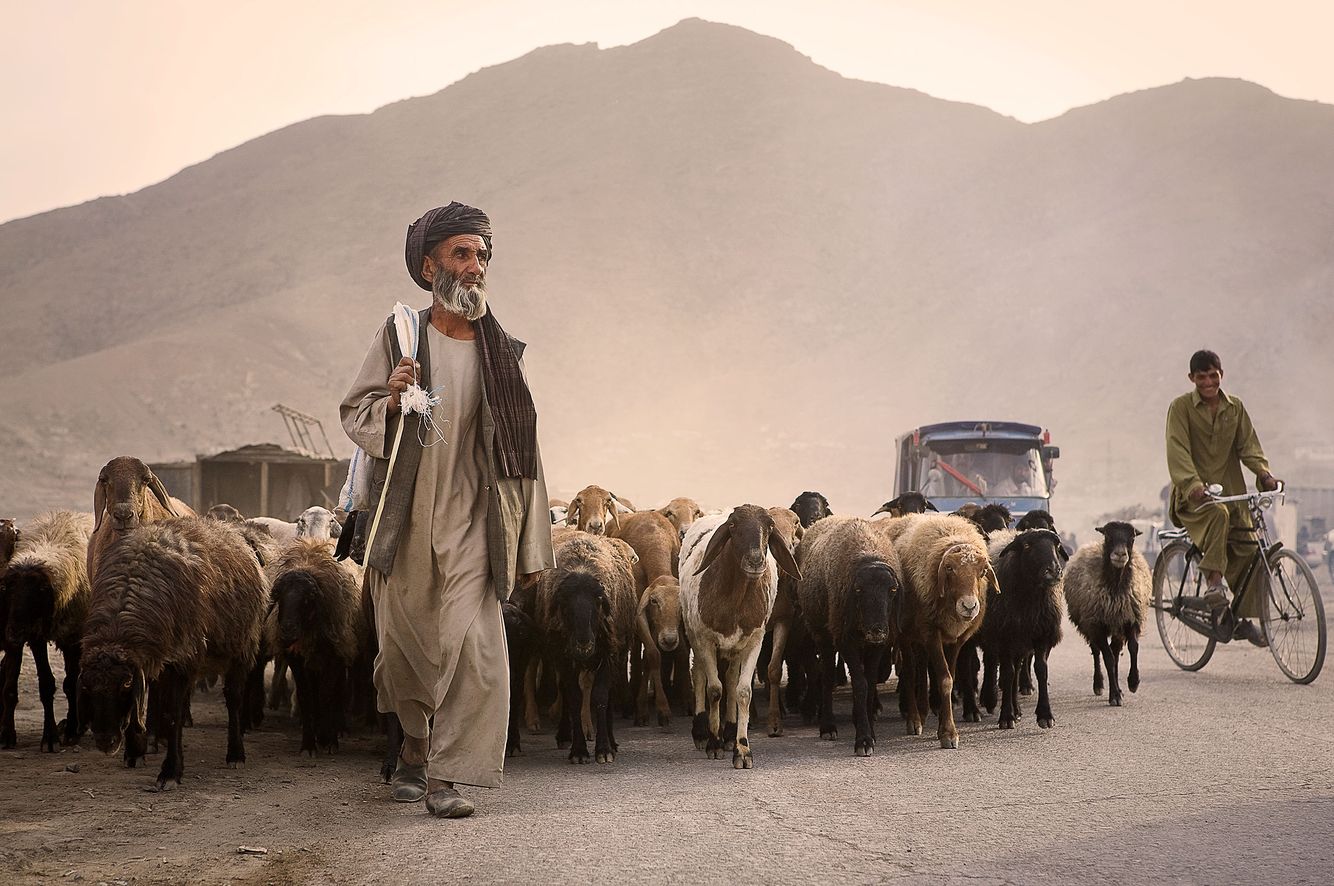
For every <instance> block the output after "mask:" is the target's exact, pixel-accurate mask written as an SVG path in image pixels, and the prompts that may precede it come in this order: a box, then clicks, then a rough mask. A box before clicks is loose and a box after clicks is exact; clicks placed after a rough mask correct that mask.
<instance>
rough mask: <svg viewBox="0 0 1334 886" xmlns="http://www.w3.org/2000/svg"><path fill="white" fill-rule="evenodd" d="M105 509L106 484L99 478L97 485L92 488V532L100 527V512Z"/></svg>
mask: <svg viewBox="0 0 1334 886" xmlns="http://www.w3.org/2000/svg"><path fill="white" fill-rule="evenodd" d="M106 509H107V493H106V484H105V483H103V482H102V481H101V480H98V481H97V487H96V488H95V489H93V532H96V531H97V530H98V529H100V528H101V527H102V512H103V511H105V510H106Z"/></svg>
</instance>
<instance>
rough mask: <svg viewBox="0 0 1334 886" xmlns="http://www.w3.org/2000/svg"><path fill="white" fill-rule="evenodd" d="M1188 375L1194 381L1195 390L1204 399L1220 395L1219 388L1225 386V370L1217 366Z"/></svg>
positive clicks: (1211, 398)
mask: <svg viewBox="0 0 1334 886" xmlns="http://www.w3.org/2000/svg"><path fill="white" fill-rule="evenodd" d="M1186 377H1187V378H1189V379H1190V380H1191V382H1192V383H1194V385H1195V390H1196V391H1197V392H1198V393H1199V395H1200V398H1201V399H1203V400H1213V399H1214V398H1215V397H1217V396H1218V389H1219V388H1221V387H1222V386H1223V370H1221V369H1217V368H1214V369H1205V370H1203V371H1201V372H1192V373H1189V374H1188V375H1187V376H1186Z"/></svg>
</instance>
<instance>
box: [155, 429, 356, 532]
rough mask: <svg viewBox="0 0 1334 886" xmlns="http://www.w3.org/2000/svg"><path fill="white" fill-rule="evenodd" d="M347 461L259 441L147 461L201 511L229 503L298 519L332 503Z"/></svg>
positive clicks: (254, 513) (248, 512) (253, 513)
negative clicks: (192, 456)
mask: <svg viewBox="0 0 1334 886" xmlns="http://www.w3.org/2000/svg"><path fill="white" fill-rule="evenodd" d="M347 465H348V460H347V459H341V460H339V459H334V458H321V457H319V456H316V455H310V454H306V453H302V452H297V451H295V450H292V449H284V448H283V447H282V446H279V445H278V444H276V443H256V444H252V445H250V446H242V447H241V448H240V449H233V450H230V451H228V452H219V453H217V454H216V455H201V456H199V457H198V458H196V459H195V460H194V461H181V462H171V463H167V464H155V465H149V467H151V468H152V469H153V473H155V474H157V475H158V477H159V478H161V480H162V483H163V485H164V486H166V487H167V491H168V492H169V493H171V494H172V495H174V496H176V497H177V498H179V499H180V500H181V501H183V502H185V503H186V504H188V505H190V507H192V508H194V509H195V511H196V512H198V513H200V514H202V513H204V512H205V511H207V510H208V509H209V508H211V507H213V505H216V504H229V505H232V506H234V507H235V508H236V509H237V510H239V511H240V512H241V513H242V514H244V515H245V516H247V517H278V518H280V519H283V520H295V519H296V518H297V516H299V515H300V514H301V512H302V511H304V510H305V509H306V508H308V507H311V506H312V505H321V506H323V507H326V508H328V509H329V510H333V509H334V506H335V505H336V503H337V498H338V491H339V489H341V488H342V485H343V480H344V479H346V477H347Z"/></svg>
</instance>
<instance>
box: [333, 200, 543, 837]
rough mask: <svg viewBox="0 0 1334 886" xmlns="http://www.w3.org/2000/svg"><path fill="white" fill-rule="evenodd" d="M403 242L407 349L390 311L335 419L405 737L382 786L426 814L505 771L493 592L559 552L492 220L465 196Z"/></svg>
mask: <svg viewBox="0 0 1334 886" xmlns="http://www.w3.org/2000/svg"><path fill="white" fill-rule="evenodd" d="M406 252H407V264H408V273H409V274H411V275H412V279H413V280H414V281H416V283H417V285H418V286H420V287H422V288H423V289H426V290H428V291H430V292H431V293H432V296H433V300H432V305H431V307H430V308H428V309H426V310H423V311H421V312H420V314H419V317H418V339H417V340H418V342H419V344H418V346H417V360H416V362H414V361H413V359H412V357H411V356H404V355H403V354H401V352H400V351H399V349H398V343H397V339H396V336H395V334H394V331H393V318H392V317H391V318H390V321H389V322H387V323H386V324H385V326H384V327H383V328H382V329H380V331H379V332H378V333H376V336H375V339H374V341H373V342H372V343H371V348H370V352H369V353H368V354H367V355H366V360H365V362H364V363H363V364H362V367H361V371H360V372H359V373H358V374H357V378H356V381H354V382H353V384H352V388H351V390H349V391H348V393H347V397H345V398H344V400H343V403H342V406H341V414H342V420H343V427H344V429H345V430H346V431H347V434H348V436H349V437H351V438H352V440H353V442H355V443H356V444H357V445H358V446H360V447H361V448H362V449H364V450H365V451H366V452H367V453H368V454H369V455H371V456H372V457H373V458H374V459H375V461H374V462H373V465H374V468H375V470H374V471H373V473H372V493H373V500H374V501H376V502H377V503H379V509H378V516H377V517H376V519H375V520H374V522H373V524H372V525H373V528H372V530H371V538H370V547H369V549H368V550H367V551H366V567H367V569H366V578H367V583H368V584H369V587H370V593H371V598H372V601H373V602H374V605H375V630H376V634H377V637H378V639H379V644H380V651H379V654H378V655H377V656H376V659H375V689H376V695H377V702H378V706H379V709H380V710H381V711H382V712H385V713H393V714H397V715H398V719H399V722H400V723H401V724H402V726H403V733H404V739H403V748H402V751H401V754H400V757H399V760H398V767H397V770H396V771H395V773H394V778H393V782H392V784H393V797H394V799H395V800H399V801H402V802H417V801H420V800H421V799H422V798H423V797H424V798H425V799H426V808H427V811H428V812H430V813H431V814H433V815H437V816H441V817H447V818H460V817H463V816H466V815H470V814H471V813H472V811H473V804H472V802H470V801H469V800H468V799H466V798H464V797H462V796H460V794H459V793H458V791H457V789H456V787H455V785H458V784H466V785H477V786H482V787H498V786H499V785H500V781H501V774H502V771H503V767H504V761H505V730H506V725H507V721H508V713H509V664H508V661H507V657H506V649H505V628H504V622H503V620H502V618H501V608H500V602H501V601H502V600H504V599H505V598H506V597H508V596H509V593H510V590H511V589H512V588H513V587H514V585H515V583H516V581H518V582H519V583H522V584H525V585H526V584H529V583H531V582H532V581H533V580H535V579H536V577H537V573H538V572H540V571H541V570H542V569H545V568H548V567H550V566H552V565H554V558H553V555H552V549H551V527H550V518H549V516H548V512H547V505H546V501H547V491H546V484H545V482H544V480H543V477H542V460H541V456H540V455H539V452H538V448H537V412H536V410H535V408H534V406H533V399H532V396H531V394H530V393H529V390H528V384H527V381H526V380H525V377H524V374H523V364H522V361H521V357H522V355H523V349H524V345H523V343H522V342H520V341H518V340H517V339H514V338H511V337H510V336H509V335H507V334H506V333H505V331H504V330H503V329H502V328H501V327H500V324H499V323H498V322H497V321H496V318H495V315H494V314H493V313H492V312H491V310H490V309H489V307H488V305H487V292H486V269H487V266H488V264H489V263H490V261H491V225H490V221H489V220H488V219H487V217H486V215H485V214H484V213H483V212H481V211H480V210H478V209H474V208H473V207H471V206H465V205H463V204H461V203H451V204H449V205H448V206H444V207H440V208H437V209H432V210H431V211H430V212H428V213H426V214H425V215H423V216H422V217H421V218H419V219H418V220H417V221H416V222H414V223H413V224H412V225H411V226H410V227H409V228H408V236H407V250H406ZM414 382H415V383H417V384H419V385H420V386H421V387H422V388H423V389H425V390H426V391H429V392H431V393H432V394H434V395H436V396H438V398H439V400H438V402H436V403H435V404H434V405H433V406H431V407H430V410H429V412H430V419H431V422H430V423H428V422H427V421H426V420H425V418H424V417H423V416H422V415H419V414H417V413H415V412H408V413H407V414H406V416H405V415H404V414H403V413H402V411H401V409H400V395H402V394H403V392H404V391H405V390H407V389H408V387H409V385H411V384H413V383H414ZM400 421H403V422H406V425H405V426H404V428H403V433H402V435H401V438H400V442H399V444H398V453H397V456H396V457H395V458H394V460H393V469H392V472H390V471H389V459H390V457H391V456H392V455H393V453H392V451H391V450H392V448H393V446H394V443H393V441H394V439H395V431H396V430H397V424H398V422H400ZM386 477H388V483H387V486H388V488H387V489H386V488H385V487H386Z"/></svg>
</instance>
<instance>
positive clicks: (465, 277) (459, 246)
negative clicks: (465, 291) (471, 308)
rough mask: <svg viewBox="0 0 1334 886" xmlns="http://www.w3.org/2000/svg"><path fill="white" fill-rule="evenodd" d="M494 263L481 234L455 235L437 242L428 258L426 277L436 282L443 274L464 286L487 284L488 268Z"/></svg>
mask: <svg viewBox="0 0 1334 886" xmlns="http://www.w3.org/2000/svg"><path fill="white" fill-rule="evenodd" d="M490 261H491V251H490V250H488V249H487V248H486V241H485V240H483V239H482V238H481V235H479V234H455V235H454V236H453V237H450V238H449V239H448V240H445V241H443V242H441V243H437V244H436V246H435V248H434V249H432V250H431V254H430V255H428V256H426V258H425V259H424V266H423V268H422V275H423V276H424V277H426V279H427V280H430V281H432V282H434V281H435V275H436V274H438V273H441V272H443V273H446V274H448V275H450V276H451V277H453V278H454V279H456V280H458V281H459V284H460V285H462V286H465V287H472V286H477V285H479V284H481V283H484V282H485V281H486V266H487V264H488V263H489V262H490Z"/></svg>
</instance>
